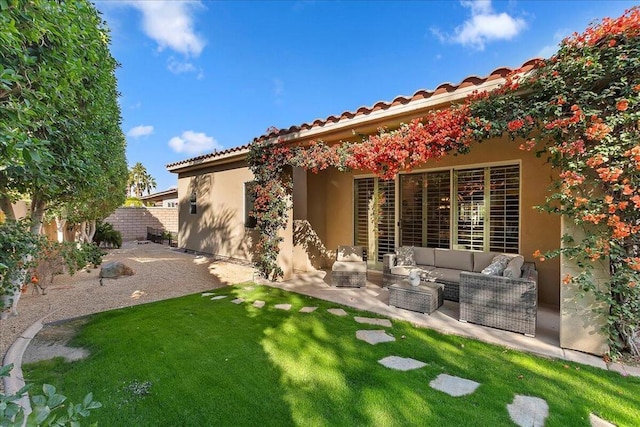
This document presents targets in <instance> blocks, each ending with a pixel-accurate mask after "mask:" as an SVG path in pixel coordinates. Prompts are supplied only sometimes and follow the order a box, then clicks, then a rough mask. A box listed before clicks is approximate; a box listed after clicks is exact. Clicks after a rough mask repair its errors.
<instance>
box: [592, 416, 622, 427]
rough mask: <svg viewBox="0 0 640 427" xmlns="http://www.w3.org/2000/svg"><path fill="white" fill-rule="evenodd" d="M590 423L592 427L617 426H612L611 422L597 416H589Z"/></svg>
mask: <svg viewBox="0 0 640 427" xmlns="http://www.w3.org/2000/svg"><path fill="white" fill-rule="evenodd" d="M589 422H590V423H591V427H616V425H615V424H611V423H610V422H609V421H605V420H603V419H602V418H600V417H599V416H597V415H595V414H589Z"/></svg>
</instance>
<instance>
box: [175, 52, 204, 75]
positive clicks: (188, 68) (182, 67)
mask: <svg viewBox="0 0 640 427" xmlns="http://www.w3.org/2000/svg"><path fill="white" fill-rule="evenodd" d="M167 69H169V71H171V72H172V73H173V74H184V73H195V74H196V78H197V79H198V80H202V79H203V78H204V71H203V70H202V68H199V67H196V66H195V65H193V63H191V62H183V61H178V60H177V59H175V58H174V57H173V56H172V57H170V58H169V59H168V61H167Z"/></svg>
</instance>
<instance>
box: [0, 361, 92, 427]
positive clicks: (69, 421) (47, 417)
mask: <svg viewBox="0 0 640 427" xmlns="http://www.w3.org/2000/svg"><path fill="white" fill-rule="evenodd" d="M12 368H13V365H7V366H3V367H1V368H0V378H2V377H6V376H8V375H9V372H10V371H11V369H12ZM30 388H31V386H30V385H27V386H25V387H23V388H21V389H20V390H18V392H17V393H16V394H12V395H5V394H4V393H0V425H1V426H22V425H24V424H26V425H29V426H35V425H38V426H40V425H55V426H78V425H80V419H81V418H86V417H88V416H89V412H90V411H92V410H94V409H98V408H100V407H102V404H101V403H100V402H96V401H94V400H93V395H92V394H91V393H89V394H87V395H86V396H85V398H84V400H83V401H82V403H79V404H77V405H74V404H72V403H68V402H66V400H67V397H66V396H64V395H62V394H58V393H56V388H55V387H54V386H52V385H49V384H45V385H44V386H42V392H43V394H42V395H38V396H28V397H29V399H30V400H31V407H32V412H31V413H30V414H29V416H28V417H26V420H25V413H24V408H22V406H20V405H19V404H18V400H20V398H21V397H22V396H24V395H25V394H27V391H28V390H29V389H30ZM25 421H26V422H25Z"/></svg>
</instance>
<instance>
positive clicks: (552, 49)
mask: <svg viewBox="0 0 640 427" xmlns="http://www.w3.org/2000/svg"><path fill="white" fill-rule="evenodd" d="M569 32H570V31H569V30H568V29H566V28H563V29H560V30H558V31H556V32H555V34H554V35H553V41H554V42H555V44H549V45H546V46H543V47H542V48H541V49H540V50H539V51H538V53H537V54H536V56H537V57H539V58H551V56H553V55H554V54H555V53H556V52H558V49H559V48H560V42H561V41H562V39H563V38H565V37H566V35H567V34H569Z"/></svg>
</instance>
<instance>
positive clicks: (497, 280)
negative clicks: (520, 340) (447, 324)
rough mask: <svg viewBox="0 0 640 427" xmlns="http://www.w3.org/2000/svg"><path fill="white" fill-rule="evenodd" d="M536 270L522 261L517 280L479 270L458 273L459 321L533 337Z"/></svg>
mask: <svg viewBox="0 0 640 427" xmlns="http://www.w3.org/2000/svg"><path fill="white" fill-rule="evenodd" d="M537 313H538V272H537V271H536V268H535V264H533V263H525V264H524V265H523V267H522V277H520V278H518V279H514V278H509V277H502V276H491V275H486V274H482V273H470V272H463V273H461V274H460V321H461V322H471V323H477V324H479V325H484V326H490V327H492V328H498V329H505V330H507V331H513V332H519V333H522V334H525V335H527V336H531V337H533V336H535V333H536V319H537Z"/></svg>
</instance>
